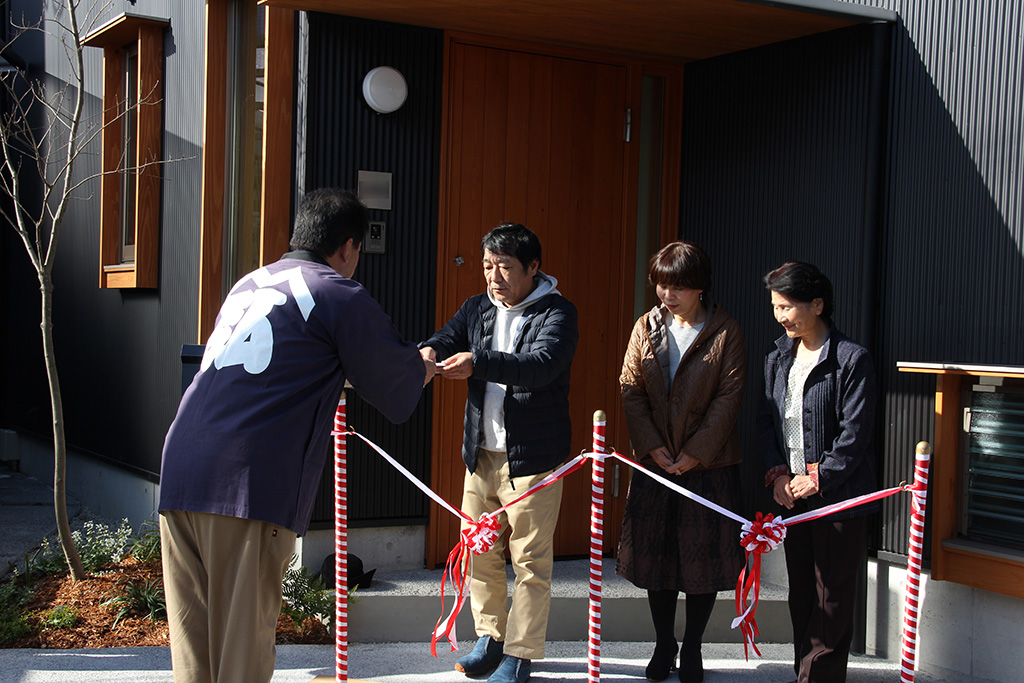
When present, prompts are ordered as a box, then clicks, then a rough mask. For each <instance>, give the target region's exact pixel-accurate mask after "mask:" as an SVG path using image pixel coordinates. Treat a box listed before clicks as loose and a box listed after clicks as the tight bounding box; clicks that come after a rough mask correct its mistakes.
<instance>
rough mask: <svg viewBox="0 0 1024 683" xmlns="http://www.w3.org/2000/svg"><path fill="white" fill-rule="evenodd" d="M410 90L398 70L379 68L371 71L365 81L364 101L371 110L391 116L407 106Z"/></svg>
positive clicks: (388, 67) (386, 67) (387, 67)
mask: <svg viewBox="0 0 1024 683" xmlns="http://www.w3.org/2000/svg"><path fill="white" fill-rule="evenodd" d="M408 95H409V88H408V87H407V86H406V84H405V78H403V77H402V74H401V73H400V72H399V71H398V69H393V68H391V67H390V66H378V67H377V68H375V69H370V71H369V72H368V73H367V74H366V78H364V79H363V99H365V100H366V103H367V104H368V105H370V108H371V109H373V110H374V111H375V112H378V113H381V114H390V113H391V112H393V111H396V110H398V108H399V107H401V106H402V105H403V104H405V98H406V97H407V96H408Z"/></svg>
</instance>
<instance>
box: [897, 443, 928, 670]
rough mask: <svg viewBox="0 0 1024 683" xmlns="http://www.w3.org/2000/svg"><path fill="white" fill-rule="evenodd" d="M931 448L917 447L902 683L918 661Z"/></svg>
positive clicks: (911, 506)
mask: <svg viewBox="0 0 1024 683" xmlns="http://www.w3.org/2000/svg"><path fill="white" fill-rule="evenodd" d="M931 458H932V447H931V446H930V445H929V444H928V442H926V441H922V442H921V443H919V444H917V457H916V458H915V461H914V491H913V493H912V498H911V501H910V510H911V516H910V551H909V553H908V557H907V588H906V599H905V601H904V609H903V645H902V648H901V649H902V662H901V663H900V683H913V681H914V664H915V661H916V659H917V633H918V630H917V624H918V619H917V616H918V611H919V610H920V607H921V558H922V556H923V553H924V514H925V505H926V503H927V500H928V465H929V464H930V463H931Z"/></svg>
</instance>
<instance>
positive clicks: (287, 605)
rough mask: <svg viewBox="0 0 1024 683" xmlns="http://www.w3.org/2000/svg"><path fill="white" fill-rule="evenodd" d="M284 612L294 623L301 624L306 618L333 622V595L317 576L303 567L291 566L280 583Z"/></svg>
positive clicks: (298, 625)
mask: <svg viewBox="0 0 1024 683" xmlns="http://www.w3.org/2000/svg"><path fill="white" fill-rule="evenodd" d="M282 589H283V594H284V605H283V606H282V607H281V611H282V612H284V613H285V614H286V615H288V617H289V618H290V619H291V620H292V623H294V624H295V626H296V628H298V627H300V626H302V622H304V621H305V620H306V619H309V618H311V617H312V618H314V619H327V620H328V622H330V623H331V624H333V622H334V595H333V592H332V591H330V590H328V589H327V587H326V586H325V585H324V582H323V581H322V580H321V579H320V577H318V576H314V575H312V574H310V573H309V570H307V569H306V568H305V567H299V568H298V569H295V568H292V569H289V570H288V571H287V572H285V575H284V582H283V584H282Z"/></svg>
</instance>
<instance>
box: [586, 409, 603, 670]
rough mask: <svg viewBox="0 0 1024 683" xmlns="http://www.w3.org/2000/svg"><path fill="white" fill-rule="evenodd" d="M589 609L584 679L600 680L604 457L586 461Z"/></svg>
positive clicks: (598, 417) (598, 434)
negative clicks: (588, 493) (588, 529)
mask: <svg viewBox="0 0 1024 683" xmlns="http://www.w3.org/2000/svg"><path fill="white" fill-rule="evenodd" d="M605 421H606V417H605V413H604V411H603V410H598V411H597V412H595V413H594V446H593V451H594V452H595V453H604V452H605V449H604V444H605V440H604V435H605ZM590 472H591V475H590V482H591V487H590V611H589V622H588V623H589V642H588V647H587V680H588V681H589V683H597V682H598V681H600V680H601V570H602V562H603V560H604V460H602V459H601V458H591V460H590Z"/></svg>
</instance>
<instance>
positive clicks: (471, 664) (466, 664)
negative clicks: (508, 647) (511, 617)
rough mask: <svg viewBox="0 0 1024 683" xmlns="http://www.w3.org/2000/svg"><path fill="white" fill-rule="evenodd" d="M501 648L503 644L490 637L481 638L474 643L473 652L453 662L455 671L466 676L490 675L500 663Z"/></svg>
mask: <svg viewBox="0 0 1024 683" xmlns="http://www.w3.org/2000/svg"><path fill="white" fill-rule="evenodd" d="M503 647H504V643H501V642H499V641H497V640H495V639H494V638H491V637H490V636H481V637H480V640H478V641H476V647H474V648H473V651H472V652H470V653H469V654H468V655H466V656H465V657H460V658H459V660H458V661H457V662H455V670H456V671H458V672H460V673H464V674H466V675H467V676H483V675H484V674H486V673H490V672H491V671H493V670H494V667H496V666H498V662H500V661H501V651H502V648H503Z"/></svg>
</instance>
